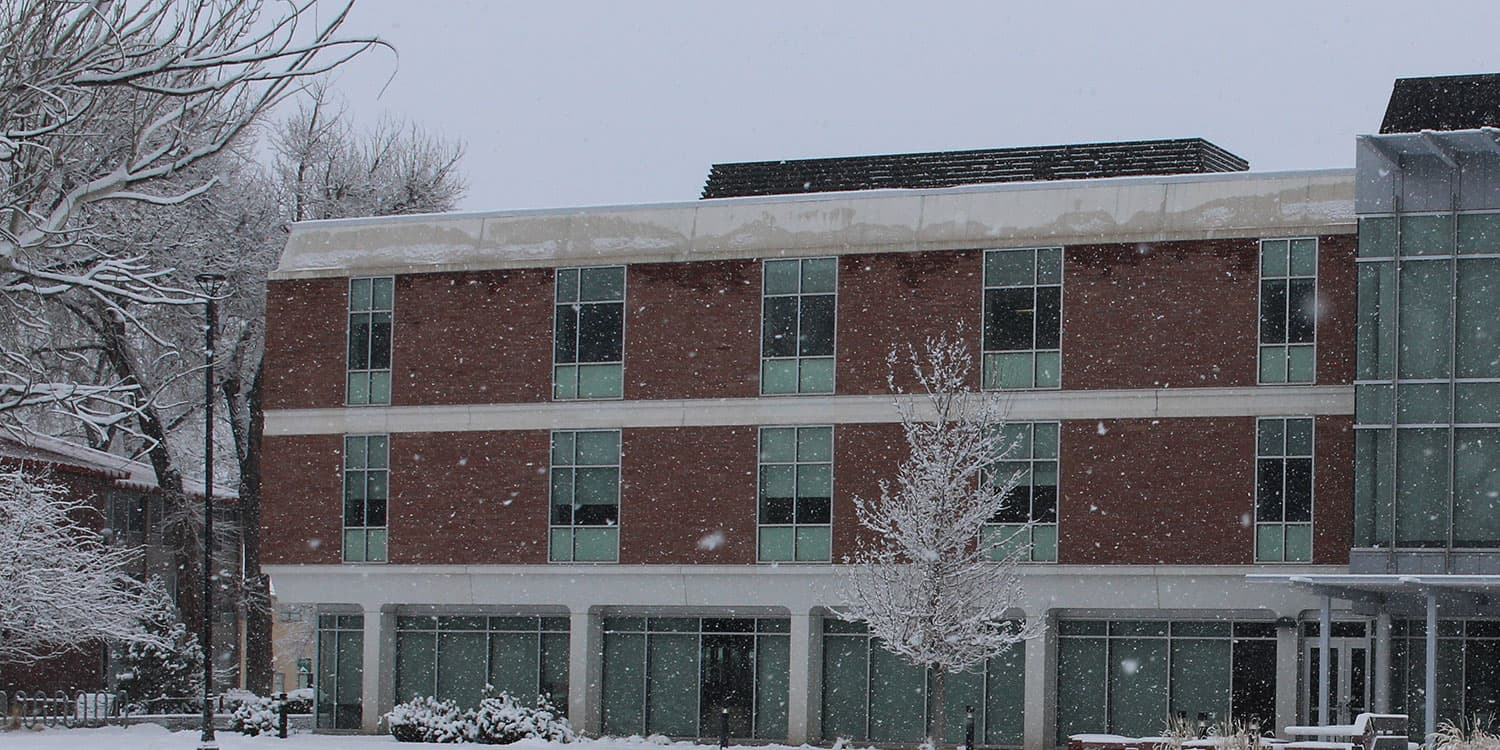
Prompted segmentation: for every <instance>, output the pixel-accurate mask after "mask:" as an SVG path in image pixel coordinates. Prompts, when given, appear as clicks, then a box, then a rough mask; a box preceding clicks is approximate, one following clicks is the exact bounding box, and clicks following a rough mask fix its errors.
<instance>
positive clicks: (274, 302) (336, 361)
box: [262, 278, 400, 409]
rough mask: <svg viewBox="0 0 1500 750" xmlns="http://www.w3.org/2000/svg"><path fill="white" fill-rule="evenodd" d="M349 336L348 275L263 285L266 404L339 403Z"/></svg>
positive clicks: (306, 405) (278, 406)
mask: <svg viewBox="0 0 1500 750" xmlns="http://www.w3.org/2000/svg"><path fill="white" fill-rule="evenodd" d="M397 304H400V303H399V302H398V303H397ZM348 337H349V280H348V279H345V278H336V279H299V280H296V281H272V282H269V283H268V284H266V354H265V375H264V378H265V381H264V382H263V384H262V387H263V388H264V391H263V393H264V401H263V404H264V407H265V408H266V409H307V408H314V407H328V406H341V405H343V403H344V374H345V373H346V372H347V369H346V368H347V367H348V361H347V360H348V346H349V340H348Z"/></svg>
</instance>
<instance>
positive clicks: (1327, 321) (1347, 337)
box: [1317, 234, 1359, 385]
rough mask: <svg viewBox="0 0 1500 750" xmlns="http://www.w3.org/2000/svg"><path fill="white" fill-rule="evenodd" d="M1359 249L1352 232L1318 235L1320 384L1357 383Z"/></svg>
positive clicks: (1318, 376)
mask: <svg viewBox="0 0 1500 750" xmlns="http://www.w3.org/2000/svg"><path fill="white" fill-rule="evenodd" d="M1358 249H1359V240H1358V237H1356V236H1355V235H1352V234H1340V235H1332V236H1328V237H1319V238H1318V308H1319V309H1318V332H1317V337H1318V361H1317V367H1318V371H1317V378H1318V383H1319V384H1320V385H1328V384H1334V383H1353V382H1354V328H1355V322H1356V320H1355V314H1356V308H1355V303H1354V296H1355V292H1356V291H1357V290H1358V269H1357V268H1356V267H1355V264H1354V257H1355V253H1356V251H1357V250H1358Z"/></svg>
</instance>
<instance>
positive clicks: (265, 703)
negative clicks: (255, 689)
mask: <svg viewBox="0 0 1500 750" xmlns="http://www.w3.org/2000/svg"><path fill="white" fill-rule="evenodd" d="M278 714H279V712H278V711H277V707H276V701H275V700H273V699H271V698H261V697H258V696H253V695H252V696H250V697H247V698H245V699H243V700H241V701H240V705H239V706H237V707H235V709H234V714H233V715H232V716H231V718H230V720H229V728H230V729H233V730H234V731H236V732H239V733H240V734H246V735H249V736H251V737H255V736H257V735H262V734H276V730H277V728H278V725H279V724H280V716H279V715H278Z"/></svg>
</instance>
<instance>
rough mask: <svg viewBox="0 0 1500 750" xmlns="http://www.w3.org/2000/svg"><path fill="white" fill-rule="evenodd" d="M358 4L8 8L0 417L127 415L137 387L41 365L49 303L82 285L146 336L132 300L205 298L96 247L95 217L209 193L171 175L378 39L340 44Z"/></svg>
mask: <svg viewBox="0 0 1500 750" xmlns="http://www.w3.org/2000/svg"><path fill="white" fill-rule="evenodd" d="M351 3H352V0H349V2H345V3H343V4H341V5H339V6H337V7H335V8H333V9H332V11H331V12H330V11H329V10H328V9H327V7H326V6H323V7H320V8H317V9H315V8H314V0H289V1H288V2H285V3H270V4H267V3H266V2H264V0H141V1H140V2H125V1H124V0H4V2H0V92H3V94H0V185H3V188H0V190H3V192H0V329H3V330H6V331H12V332H16V333H13V334H11V335H8V336H5V337H4V338H3V340H0V417H4V416H5V415H7V413H11V412H16V411H17V410H21V409H24V408H25V407H28V406H43V407H49V408H56V409H60V410H62V411H64V412H66V413H68V414H70V415H72V416H74V417H76V418H78V419H81V420H82V421H83V422H84V423H85V424H88V425H90V426H93V427H96V428H99V429H104V428H108V427H110V426H116V425H119V424H121V422H123V421H124V420H125V419H127V417H126V416H122V415H124V414H126V413H128V412H129V411H130V410H131V408H132V407H133V405H134V404H135V403H136V400H135V399H136V397H137V396H138V395H139V393H140V386H139V385H138V384H133V383H130V382H128V381H125V380H119V379H116V380H109V379H101V380H99V381H94V382H85V381H75V380H65V379H59V378H58V377H57V375H58V372H57V370H55V369H53V368H49V367H47V366H45V365H44V364H43V363H41V362H39V361H38V360H37V358H36V357H34V356H33V352H34V350H35V348H36V347H37V346H39V345H44V343H45V342H46V341H47V340H48V339H49V338H50V334H49V330H48V327H47V325H48V322H49V317H48V315H46V314H45V313H43V312H41V311H40V308H41V307H42V306H43V305H44V304H45V303H47V302H48V301H49V300H51V299H53V298H55V297H57V296H59V295H62V294H65V293H68V292H70V291H73V290H81V291H82V292H84V293H86V294H87V295H90V296H92V297H94V298H95V299H97V300H99V301H100V303H102V304H103V305H104V306H105V307H107V308H108V309H109V310H110V314H111V315H113V316H116V317H118V318H120V319H121V320H123V321H124V322H125V323H126V325H127V326H130V327H134V328H136V329H139V330H143V331H144V330H148V329H145V327H144V326H143V325H142V322H141V321H140V320H139V318H138V317H136V315H135V314H134V312H133V311H132V310H131V309H129V307H130V306H131V305H136V304H150V305H188V304H194V303H196V302H198V301H200V300H199V298H198V297H197V296H196V295H194V294H193V293H192V292H191V291H189V290H186V289H184V288H182V286H181V285H180V284H178V283H176V282H174V281H173V280H172V279H171V278H170V275H169V274H170V268H167V267H161V266H156V265H153V264H151V263H150V262H148V261H147V260H146V259H144V258H141V257H139V256H134V255H129V254H124V253H120V252H118V251H116V250H112V249H111V248H108V247H104V246H101V245H100V244H99V243H98V242H97V238H96V237H95V236H94V235H93V234H92V231H91V229H92V227H91V224H90V221H89V208H90V207H92V206H96V205H99V204H102V203H104V202H106V201H116V202H132V203H138V204H151V205H175V204H180V203H183V202H185V201H187V200H190V199H192V198H193V197H195V196H198V195H201V194H202V193H204V192H205V191H206V190H208V189H209V188H210V187H211V186H212V185H213V184H214V182H215V181H214V180H213V179H212V178H208V179H204V180H201V181H196V182H192V183H186V184H185V183H183V182H182V181H181V180H173V179H172V178H173V177H174V176H178V175H180V174H182V173H183V172H184V171H185V170H189V169H190V168H192V167H193V166H194V165H197V164H199V163H200V162H203V161H204V160H207V159H210V158H212V157H214V156H215V155H217V154H220V153H221V152H223V151H224V150H225V149H227V148H228V147H229V146H230V145H231V144H233V143H234V142H236V140H237V139H238V138H239V137H240V136H241V134H242V133H244V132H245V131H246V129H247V128H249V127H250V126H251V124H252V123H253V122H255V121H256V119H257V118H258V117H260V116H261V115H262V114H263V113H265V112H267V111H269V109H270V108H271V107H273V106H274V105H275V104H276V103H278V102H279V101H281V100H282V99H284V98H285V97H286V96H287V95H289V94H290V93H293V92H294V91H295V90H296V88H297V87H298V86H299V85H300V82H301V81H302V79H304V78H305V77H307V76H314V75H317V74H319V73H322V72H325V71H327V70H329V69H331V68H332V67H334V66H337V65H339V64H340V63H342V62H344V61H346V60H348V59H349V58H351V57H353V56H354V55H357V54H359V53H360V52H363V51H364V50H366V49H368V48H370V47H371V46H374V45H379V44H382V42H380V41H379V40H378V39H374V38H364V39H348V38H341V37H339V36H337V31H338V29H339V27H340V26H341V25H342V24H343V22H344V20H345V18H346V16H347V15H348V12H349V10H350V7H351ZM317 13H322V14H323V17H324V18H326V19H327V20H326V21H324V22H321V23H319V22H317V21H315V20H314V18H315V15H316V14H317ZM9 421H10V423H11V424H12V426H14V424H15V422H16V421H17V420H16V419H14V418H13V419H11V420H9Z"/></svg>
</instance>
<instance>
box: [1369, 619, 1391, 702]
mask: <svg viewBox="0 0 1500 750" xmlns="http://www.w3.org/2000/svg"><path fill="white" fill-rule="evenodd" d="M1374 646H1375V674H1374V675H1372V677H1373V678H1374V680H1373V682H1372V684H1371V687H1372V688H1373V689H1374V691H1375V695H1374V696H1372V702H1373V703H1374V704H1375V713H1380V714H1388V713H1390V712H1391V614H1390V613H1389V612H1386V611H1385V610H1384V609H1382V610H1380V614H1378V615H1376V616H1375V644H1374Z"/></svg>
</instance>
